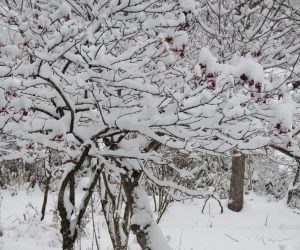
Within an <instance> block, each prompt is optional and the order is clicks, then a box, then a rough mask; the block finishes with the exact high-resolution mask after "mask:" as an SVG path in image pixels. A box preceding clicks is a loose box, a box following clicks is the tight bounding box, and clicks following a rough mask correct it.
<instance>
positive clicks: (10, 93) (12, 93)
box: [5, 90, 17, 97]
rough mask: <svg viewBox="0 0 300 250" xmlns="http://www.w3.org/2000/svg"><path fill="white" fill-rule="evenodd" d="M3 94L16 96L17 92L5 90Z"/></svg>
mask: <svg viewBox="0 0 300 250" xmlns="http://www.w3.org/2000/svg"><path fill="white" fill-rule="evenodd" d="M5 95H6V96H7V97H16V96H17V93H16V92H15V91H9V90H8V91H6V92H5Z"/></svg>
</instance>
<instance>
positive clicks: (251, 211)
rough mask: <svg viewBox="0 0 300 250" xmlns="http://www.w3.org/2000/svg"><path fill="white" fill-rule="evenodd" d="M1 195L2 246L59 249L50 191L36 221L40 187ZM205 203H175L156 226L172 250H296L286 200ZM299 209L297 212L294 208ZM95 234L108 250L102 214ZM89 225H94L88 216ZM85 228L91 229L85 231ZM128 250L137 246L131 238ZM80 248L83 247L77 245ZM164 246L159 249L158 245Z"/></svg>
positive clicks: (296, 231)
mask: <svg viewBox="0 0 300 250" xmlns="http://www.w3.org/2000/svg"><path fill="white" fill-rule="evenodd" d="M0 194H1V195H2V196H3V204H2V209H1V210H2V224H3V228H4V235H3V237H0V249H1V246H2V249H3V250H58V249H61V242H60V233H59V229H58V228H57V223H56V224H55V223H53V212H52V209H53V204H55V199H54V197H55V196H54V195H50V197H49V206H48V208H47V216H46V221H45V222H40V221H39V216H40V215H39V212H40V208H41V205H42V193H41V191H39V190H35V191H33V192H30V193H29V194H28V193H27V192H26V191H19V192H18V194H17V195H14V196H11V192H9V191H0ZM202 205H203V201H201V200H194V201H189V202H187V201H186V202H185V203H174V204H172V205H171V206H170V208H169V209H168V210H167V212H166V214H165V216H164V217H163V219H162V221H161V223H160V227H161V228H162V230H163V232H164V234H165V236H166V237H167V239H168V241H169V243H170V245H171V247H172V249H176V250H192V249H193V250H248V249H249V250H250V249H251V250H300V215H299V214H297V213H294V212H293V211H295V210H292V209H289V208H287V207H286V206H285V204H284V202H278V203H275V202H267V201H266V200H265V199H263V198H261V197H257V196H255V195H253V194H252V195H247V196H246V197H245V208H244V209H243V211H242V212H240V213H234V212H231V211H229V210H228V209H227V208H226V202H225V201H224V202H223V205H224V213H223V214H220V208H219V206H218V204H217V202H215V201H213V200H212V201H211V202H210V203H208V204H207V206H206V209H205V213H204V214H202V213H201V209H202ZM295 212H300V211H295ZM97 218H98V219H96V226H97V230H96V232H97V236H99V242H100V249H103V250H107V249H112V247H111V245H110V240H109V236H108V233H107V230H106V228H105V227H106V226H105V222H104V220H103V218H101V217H99V216H97ZM87 222H88V227H90V228H91V227H92V223H91V220H89V219H87ZM87 231H89V230H87ZM91 242H92V233H91V232H86V233H85V234H84V235H83V236H82V237H81V240H80V241H79V242H78V243H77V246H76V247H77V249H82V250H91V249H96V247H95V243H94V246H93V248H92V243H91ZM130 242H131V243H130V247H129V249H130V250H137V249H139V247H138V246H137V244H136V242H135V240H134V239H133V237H132V239H131V241H130ZM80 246H81V248H80ZM2 249H1V250H2ZM162 250H163V249H162Z"/></svg>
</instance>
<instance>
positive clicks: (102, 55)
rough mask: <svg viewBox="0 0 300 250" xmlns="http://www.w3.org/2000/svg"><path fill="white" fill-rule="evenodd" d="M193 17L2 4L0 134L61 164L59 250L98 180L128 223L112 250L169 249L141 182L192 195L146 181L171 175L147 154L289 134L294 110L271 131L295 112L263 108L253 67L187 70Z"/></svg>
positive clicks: (206, 55)
mask: <svg viewBox="0 0 300 250" xmlns="http://www.w3.org/2000/svg"><path fill="white" fill-rule="evenodd" d="M194 7H195V3H194V2H193V1H179V2H177V1H175V2H174V1H163V0H161V1H160V0H159V1H157V0H155V1H145V0H134V1H126V0H120V1H108V0H107V1H97V0H94V1H92V0H90V1H89V0H88V1H86V0H84V1H83V0H82V1H72V0H65V1H64V0H54V1H37V2H33V1H13V2H12V3H8V2H7V1H4V7H3V8H2V9H1V15H2V16H3V18H2V21H3V22H4V23H3V25H2V26H1V27H2V28H1V29H2V30H1V34H3V36H2V37H3V38H2V41H1V52H0V53H1V59H0V77H1V85H0V128H1V132H2V133H5V134H7V135H9V136H11V137H12V138H16V143H17V144H18V145H19V147H20V148H21V150H22V151H23V155H26V154H29V155H35V156H36V157H44V159H45V158H46V157H47V154H48V153H47V152H48V151H49V150H54V151H56V152H60V154H61V155H63V159H62V165H61V166H59V168H60V169H61V170H63V171H64V173H63V176H62V177H61V184H60V187H59V192H58V211H59V215H60V218H61V233H62V236H63V249H72V248H73V245H74V242H75V240H76V237H77V233H78V230H79V228H80V226H81V222H82V218H83V216H84V214H85V212H86V208H87V205H88V203H89V201H90V199H91V195H92V192H93V190H94V188H95V187H96V184H97V181H98V179H99V178H100V176H101V175H102V177H103V178H104V177H106V178H107V176H110V178H115V181H117V182H118V183H120V185H111V183H108V185H106V187H104V188H105V189H106V191H105V190H104V194H105V192H110V191H111V190H109V189H108V188H111V189H112V190H113V189H114V188H116V187H121V188H122V192H121V194H122V199H123V201H124V203H125V204H126V206H128V207H127V209H128V210H127V211H128V214H127V215H125V216H129V217H130V221H129V224H128V225H127V224H126V223H127V222H126V223H125V224H126V225H122V226H120V227H119V228H118V231H119V232H120V237H121V240H120V244H119V245H118V249H126V247H127V239H126V237H127V236H128V230H131V231H132V232H133V233H134V234H135V235H136V237H137V241H138V243H139V244H140V246H141V247H142V249H153V250H154V249H170V248H169V246H168V244H167V242H166V241H165V240H164V238H163V237H162V235H161V233H160V230H159V228H158V226H157V224H156V223H155V220H154V218H153V215H152V211H151V208H150V206H149V203H148V197H147V194H146V193H145V191H144V188H143V186H142V185H141V181H140V178H141V175H142V174H144V176H145V178H147V179H149V180H151V182H152V183H154V184H155V185H159V186H161V187H164V188H165V189H166V190H168V191H169V192H170V194H173V195H178V194H183V195H192V196H196V197H197V196H200V195H203V191H202V190H197V189H194V190H190V189H189V188H187V187H183V186H181V185H179V184H176V183H174V182H172V181H168V180H160V179H159V177H160V176H155V174H153V172H152V171H151V170H150V169H149V168H147V163H148V162H153V163H155V164H156V166H157V167H160V166H169V167H174V164H172V162H170V161H168V160H166V159H164V158H163V157H162V155H161V154H160V153H159V152H158V150H157V145H160V144H163V145H165V147H170V148H174V149H177V150H180V151H181V152H183V153H190V157H197V153H199V152H206V153H213V154H220V153H229V152H230V151H231V150H233V149H236V150H240V151H247V150H254V149H257V148H260V147H263V146H265V145H268V144H269V143H270V141H271V140H272V138H273V137H274V133H278V134H279V135H280V136H281V137H283V139H284V140H286V138H288V136H289V135H290V134H291V133H293V121H294V120H293V118H294V116H295V114H296V113H297V110H296V109H295V110H293V111H294V112H291V113H290V119H289V120H288V121H287V122H286V123H285V124H283V122H284V121H283V120H278V119H279V118H278V115H279V116H280V115H282V112H279V111H280V109H282V108H284V107H287V106H291V107H294V106H295V105H294V103H293V102H292V100H291V98H289V95H288V94H287V95H286V96H285V98H284V99H283V101H282V100H281V101H280V102H274V100H275V99H281V94H282V93H283V92H285V91H286V87H285V85H282V82H281V79H275V80H274V81H273V82H272V83H271V82H270V81H268V80H267V79H266V78H265V73H264V70H263V68H262V67H261V66H260V65H259V64H258V63H257V62H256V61H255V60H254V58H253V57H251V56H246V57H244V56H239V55H237V56H235V57H234V58H233V60H232V61H231V62H230V63H228V62H226V63H223V62H224V60H222V59H219V58H217V57H215V56H213V54H212V53H211V52H209V50H208V49H201V50H199V51H197V53H196V54H195V53H193V56H194V57H195V58H196V60H195V62H194V61H193V62H191V61H190V57H189V56H188V53H189V51H192V50H191V47H190V45H191V44H193V41H194V40H192V41H190V40H189V38H188V33H187V31H188V29H189V27H190V26H189V22H191V20H192V18H193V15H195V14H199V12H197V9H195V8H194ZM279 97H280V98H279ZM277 111H278V112H277ZM276 112H277V113H278V114H277V113H276ZM281 118H282V117H281ZM279 123H280V124H281V125H280V127H279V126H277V124H279ZM283 139H282V140H283ZM282 140H281V141H280V143H283V142H282ZM21 153H22V152H21ZM23 155H22V156H23ZM19 157H20V156H19ZM173 169H175V170H176V171H177V172H179V173H180V174H181V175H182V176H187V177H189V175H188V174H187V173H186V170H182V169H179V168H173ZM83 172H84V174H85V175H86V176H90V183H89V185H88V186H87V187H86V188H85V190H86V193H85V195H84V197H83V199H82V201H81V205H80V207H78V208H75V193H74V183H75V180H76V178H79V177H80V176H82V175H80V173H83ZM102 181H105V179H102ZM102 188H103V187H102ZM113 191H114V190H113ZM113 200H114V198H113V197H112V198H111V201H110V202H113ZM104 209H105V208H104ZM106 211H108V212H109V210H106ZM125 216H124V217H125ZM107 218H109V216H108V217H107ZM108 223H109V222H108ZM111 225H113V224H111ZM115 232H116V231H115ZM116 249H117V248H116Z"/></svg>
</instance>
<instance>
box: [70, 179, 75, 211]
mask: <svg viewBox="0 0 300 250" xmlns="http://www.w3.org/2000/svg"><path fill="white" fill-rule="evenodd" d="M69 188H70V202H71V203H72V205H73V206H75V175H73V176H72V177H71V179H70V183H69Z"/></svg>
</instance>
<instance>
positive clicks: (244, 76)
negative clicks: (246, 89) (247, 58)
mask: <svg viewBox="0 0 300 250" xmlns="http://www.w3.org/2000/svg"><path fill="white" fill-rule="evenodd" d="M240 78H241V80H243V81H247V80H248V76H246V75H245V74H242V75H241V76H240Z"/></svg>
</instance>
